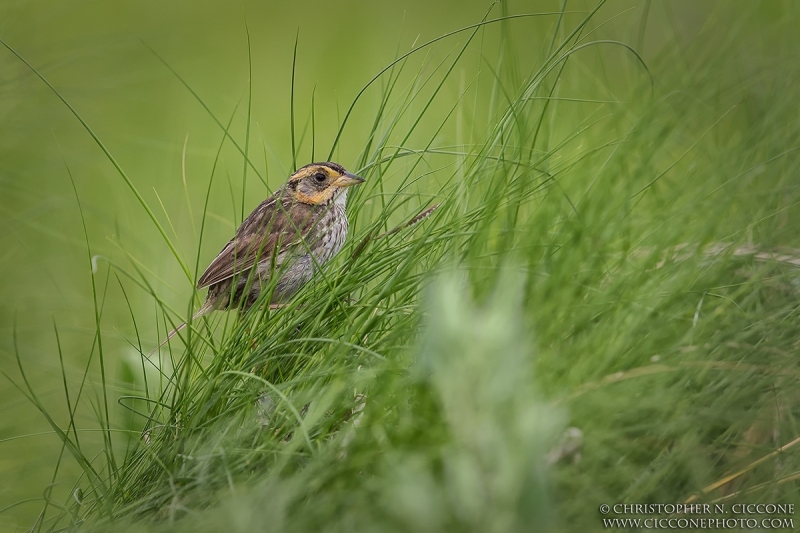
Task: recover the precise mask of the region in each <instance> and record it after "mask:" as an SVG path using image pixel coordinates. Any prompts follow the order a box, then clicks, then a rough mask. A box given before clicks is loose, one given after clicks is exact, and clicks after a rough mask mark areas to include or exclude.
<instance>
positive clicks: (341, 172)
mask: <svg viewBox="0 0 800 533" xmlns="http://www.w3.org/2000/svg"><path fill="white" fill-rule="evenodd" d="M363 182H364V178H359V177H358V176H356V175H354V174H350V173H349V172H347V171H346V170H345V169H344V167H342V166H341V165H338V164H336V163H330V162H325V163H311V164H310V165H306V166H304V167H302V168H299V169H298V170H297V171H296V172H295V173H294V174H292V176H291V177H290V178H289V181H288V182H286V187H287V190H288V191H289V193H290V194H291V195H292V196H293V197H294V199H295V200H296V201H298V202H302V203H304V204H309V205H325V204H328V203H329V202H331V201H332V200H334V199H335V198H336V197H338V196H340V194H341V193H343V192H345V191H346V190H347V188H348V187H350V186H352V185H358V184H359V183H363Z"/></svg>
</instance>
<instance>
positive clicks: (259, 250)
mask: <svg viewBox="0 0 800 533" xmlns="http://www.w3.org/2000/svg"><path fill="white" fill-rule="evenodd" d="M290 213H291V216H290ZM316 218H317V217H316V216H315V213H314V211H313V209H311V208H310V207H308V206H306V205H304V204H292V202H291V200H290V199H288V198H281V199H280V200H279V199H278V198H277V197H276V196H275V195H273V196H271V197H269V198H267V199H266V200H264V201H263V202H262V203H261V204H260V205H259V206H258V207H256V209H255V210H254V211H253V212H252V213H250V216H248V217H247V219H245V221H244V222H242V225H241V226H239V229H238V230H237V231H236V236H235V237H234V238H233V239H231V240H230V242H228V244H227V245H225V247H224V248H223V249H222V251H221V252H220V253H219V255H217V257H216V258H215V259H214V260H213V261H212V262H211V264H210V265H208V268H206V271H205V272H203V275H202V276H200V279H199V280H198V282H197V288H198V289H202V288H203V287H208V286H209V285H214V284H215V283H219V282H220V281H225V280H226V279H229V278H232V277H233V276H236V275H237V274H241V273H244V272H246V271H247V270H249V269H250V268H252V266H253V265H255V264H256V263H261V262H264V261H271V260H272V258H273V257H276V258H277V257H278V255H279V254H280V253H282V252H284V251H286V250H288V249H289V248H291V247H293V246H296V245H297V244H300V243H301V242H302V240H303V239H304V238H305V237H306V235H308V232H309V231H310V230H311V228H312V227H313V226H314V224H315V223H316Z"/></svg>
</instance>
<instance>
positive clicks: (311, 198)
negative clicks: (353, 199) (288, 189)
mask: <svg viewBox="0 0 800 533" xmlns="http://www.w3.org/2000/svg"><path fill="white" fill-rule="evenodd" d="M335 191H336V187H334V186H333V185H331V186H329V187H328V188H326V189H323V190H321V191H319V192H318V193H315V194H303V193H302V192H300V191H297V194H296V195H295V199H296V200H297V201H298V202H303V203H304V204H312V205H321V204H324V203H326V202H327V201H328V200H330V199H331V197H332V196H333V193H334V192H335Z"/></svg>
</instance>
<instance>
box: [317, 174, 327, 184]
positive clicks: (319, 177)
mask: <svg viewBox="0 0 800 533" xmlns="http://www.w3.org/2000/svg"><path fill="white" fill-rule="evenodd" d="M326 178H327V176H326V175H325V174H323V173H322V172H318V173H316V174H314V179H315V180H316V181H317V183H322V182H323V181H325V179H326Z"/></svg>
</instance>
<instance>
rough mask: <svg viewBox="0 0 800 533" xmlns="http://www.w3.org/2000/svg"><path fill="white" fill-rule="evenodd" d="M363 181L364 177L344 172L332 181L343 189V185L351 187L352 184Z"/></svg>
mask: <svg viewBox="0 0 800 533" xmlns="http://www.w3.org/2000/svg"><path fill="white" fill-rule="evenodd" d="M364 181H365V180H364V178H360V177H358V176H356V175H355V174H350V173H349V172H345V173H344V175H342V176H339V178H338V179H337V180H336V181H334V182H333V184H334V185H335V186H337V187H341V188H342V189H344V188H345V187H351V186H353V185H358V184H359V183H364Z"/></svg>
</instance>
